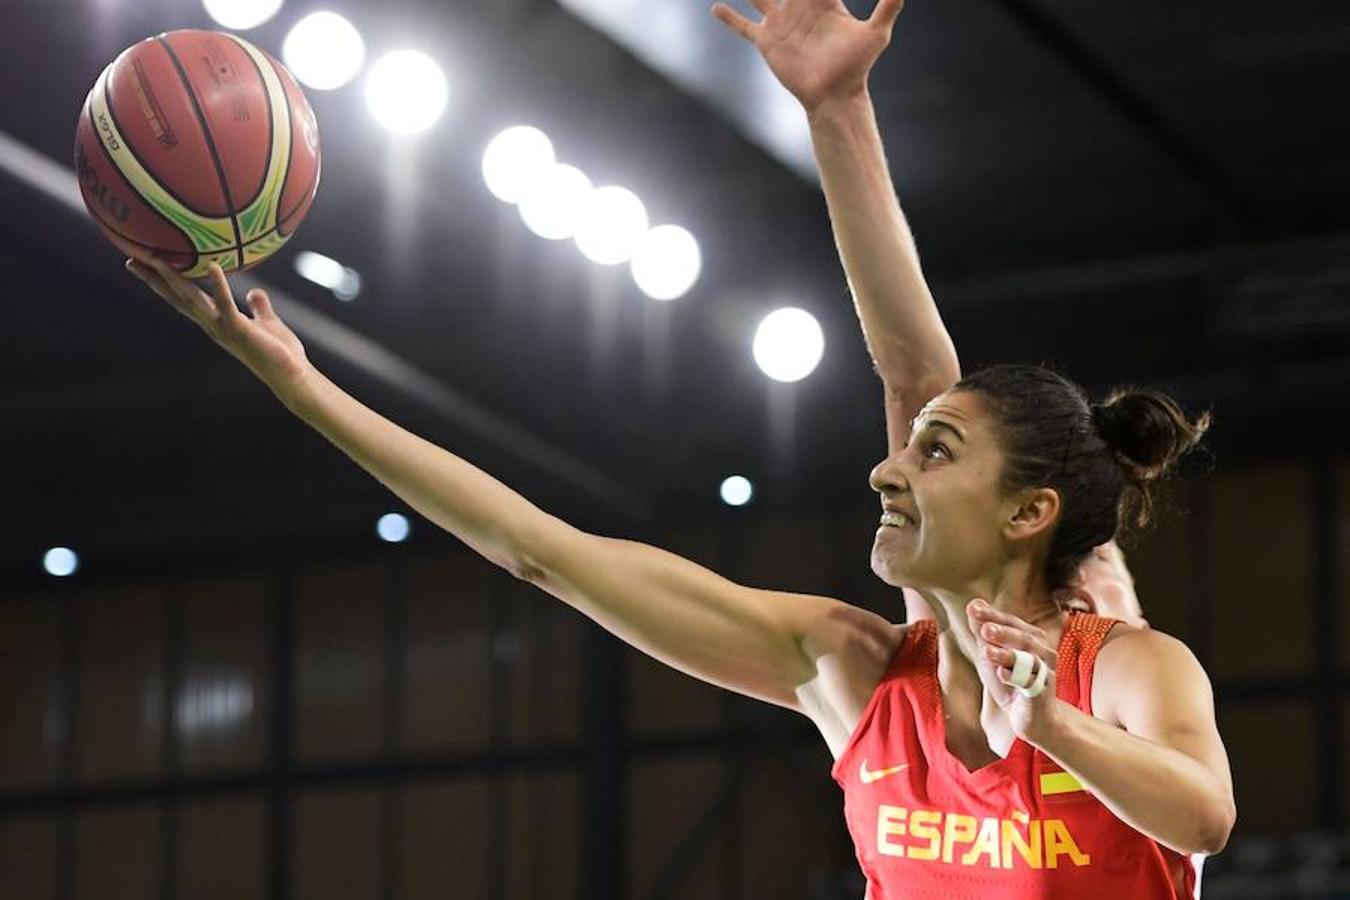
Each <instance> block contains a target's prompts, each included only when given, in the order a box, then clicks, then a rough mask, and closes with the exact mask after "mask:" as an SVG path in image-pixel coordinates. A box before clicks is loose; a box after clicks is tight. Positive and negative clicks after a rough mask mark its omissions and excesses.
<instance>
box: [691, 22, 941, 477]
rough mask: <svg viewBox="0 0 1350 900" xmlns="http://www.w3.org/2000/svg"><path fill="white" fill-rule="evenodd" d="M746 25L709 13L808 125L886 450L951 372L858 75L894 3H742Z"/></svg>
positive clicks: (889, 25)
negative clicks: (874, 383)
mask: <svg viewBox="0 0 1350 900" xmlns="http://www.w3.org/2000/svg"><path fill="white" fill-rule="evenodd" d="M754 5H755V8H756V9H757V10H759V12H760V13H761V14H762V19H761V20H760V21H759V22H752V21H750V20H749V19H746V18H745V17H743V16H741V15H739V14H738V13H736V12H734V11H733V10H731V9H730V8H729V7H727V6H726V5H724V4H718V5H717V6H716V7H714V13H715V14H716V15H717V17H718V18H719V19H721V20H722V21H723V22H725V23H726V24H727V25H728V26H729V27H730V28H732V30H734V31H736V32H737V33H738V34H740V35H741V36H742V37H744V38H745V39H746V40H748V41H750V42H751V43H753V44H754V45H755V47H756V48H757V49H758V50H759V51H760V54H761V55H762V56H763V57H764V60H765V62H766V63H767V64H768V66H769V68H770V69H771V70H772V71H773V73H774V75H775V76H777V78H778V80H779V81H780V82H781V83H782V84H783V86H784V87H785V88H787V89H788V91H790V92H791V93H792V94H793V95H794V96H795V97H796V98H797V99H798V101H799V102H800V103H801V104H802V106H803V108H804V109H805V110H806V113H807V117H808V120H809V121H810V125H811V139H812V144H813V146H814V148H815V154H816V163H817V165H818V167H819V169H820V174H821V180H822V183H823V185H824V188H825V200H826V203H827V205H828V207H829V212H830V221H831V223H832V224H833V226H834V235H835V241H836V242H837V244H838V247H839V255H840V258H841V259H842V261H843V264H844V271H845V272H846V274H847V275H848V280H849V284H850V286H851V288H852V292H853V297H854V303H855V305H856V307H857V311H858V317H859V318H860V319H861V321H862V327H863V335H864V337H865V338H866V340H867V347H868V350H869V351H870V353H871V355H872V360H873V362H874V363H875V364H876V367H877V372H878V373H879V374H880V376H881V379H882V383H883V385H884V386H885V402H886V431H887V442H888V446H889V449H890V452H892V453H895V452H897V451H899V450H900V449H901V448H903V447H904V446H905V444H906V443H907V442H908V440H909V431H910V422H911V421H912V420H913V418H914V416H915V415H917V414H918V412H919V410H920V409H922V407H923V405H924V404H925V403H927V402H928V401H929V400H930V399H932V398H933V397H934V396H936V395H937V394H940V393H941V392H942V391H944V390H946V389H947V388H949V387H951V386H952V385H953V384H955V383H956V382H957V381H958V380H960V377H961V367H960V363H959V361H958V359H957V355H956V348H955V347H954V346H953V344H952V340H951V337H950V336H949V335H948V333H947V329H946V327H945V326H944V325H943V323H942V317H941V316H940V315H939V314H938V309H937V305H936V303H934V301H933V295H932V294H931V293H930V291H929V289H928V284H927V282H926V281H925V280H924V276H923V270H922V267H921V266H920V263H919V254H918V250H917V248H916V246H915V243H914V237H913V235H912V233H911V232H910V228H909V224H908V222H907V221H906V219H905V216H904V213H903V212H902V211H901V209H900V202H899V200H898V198H897V196H896V191H895V187H894V185H893V184H892V182H891V176H890V171H889V169H888V167H887V164H886V156H885V152H884V150H883V148H882V143H881V135H880V132H879V130H878V128H877V120H876V114H875V111H874V109H873V106H872V101H871V96H870V94H869V93H868V86H867V81H868V77H869V75H870V73H871V70H872V66H873V65H874V64H875V62H876V60H877V58H878V57H879V56H880V55H881V53H882V51H884V50H885V49H886V47H887V46H888V45H889V43H890V40H891V33H892V30H893V28H894V25H895V21H896V19H897V17H898V16H899V14H900V10H901V9H902V8H903V6H904V0H880V2H879V3H877V6H876V8H875V10H874V11H873V13H872V15H871V16H870V17H869V18H867V19H861V20H860V19H858V18H856V17H854V16H853V15H852V14H851V13H850V12H849V11H848V10H847V9H846V8H845V7H844V5H843V3H842V2H840V0H783V2H778V0H754Z"/></svg>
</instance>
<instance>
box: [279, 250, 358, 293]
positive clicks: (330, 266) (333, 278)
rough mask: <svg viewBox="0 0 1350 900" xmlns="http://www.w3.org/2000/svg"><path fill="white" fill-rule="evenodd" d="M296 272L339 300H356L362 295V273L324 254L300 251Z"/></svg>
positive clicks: (296, 260) (296, 256)
mask: <svg viewBox="0 0 1350 900" xmlns="http://www.w3.org/2000/svg"><path fill="white" fill-rule="evenodd" d="M295 271H296V272H297V273H299V275H300V277H301V278H303V279H305V280H306V281H312V282H314V283H315V284H317V285H320V286H321V287H326V288H328V289H329V290H330V291H332V292H333V295H334V296H335V297H337V298H338V299H339V300H342V301H351V300H355V299H356V298H357V297H358V296H359V295H360V293H361V273H360V272H358V271H356V270H355V269H351V268H348V267H347V266H344V265H343V264H342V263H340V262H338V261H337V260H336V259H332V258H330V257H327V256H324V255H323V254H322V253H314V252H312V251H309V250H302V251H300V252H299V253H297V254H296V255H295Z"/></svg>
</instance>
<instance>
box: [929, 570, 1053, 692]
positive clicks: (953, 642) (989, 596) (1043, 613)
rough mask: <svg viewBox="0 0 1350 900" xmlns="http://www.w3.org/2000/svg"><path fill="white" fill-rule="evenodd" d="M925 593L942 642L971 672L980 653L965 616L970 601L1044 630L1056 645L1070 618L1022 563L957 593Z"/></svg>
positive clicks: (1038, 578)
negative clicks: (1067, 619)
mask: <svg viewBox="0 0 1350 900" xmlns="http://www.w3.org/2000/svg"><path fill="white" fill-rule="evenodd" d="M926 593H927V597H928V599H929V605H930V606H931V607H932V609H933V618H934V620H935V621H936V622H937V626H938V635H939V637H940V639H941V640H942V642H943V643H944V644H946V645H947V646H948V648H949V649H950V650H954V651H956V652H957V653H958V654H959V655H960V656H961V657H962V658H963V660H964V661H965V662H966V663H968V664H969V665H970V667H971V668H974V666H975V660H976V658H977V655H978V653H979V649H978V645H977V643H976V640H975V635H974V633H973V632H972V631H971V629H970V619H969V617H968V616H967V615H966V606H967V604H969V603H970V601H971V600H974V599H976V598H979V599H981V600H984V601H985V602H986V603H988V604H989V605H990V606H992V607H993V608H994V609H997V610H999V611H1000V612H1005V613H1009V614H1011V615H1014V616H1017V617H1018V618H1020V619H1022V620H1023V621H1025V622H1026V623H1027V624H1029V625H1035V626H1037V627H1038V628H1042V629H1044V630H1045V631H1046V632H1047V634H1048V635H1049V637H1050V639H1051V641H1052V642H1053V643H1058V640H1059V634H1060V630H1061V629H1062V627H1063V624H1064V619H1065V617H1066V615H1067V614H1066V613H1065V612H1064V611H1063V610H1062V609H1061V608H1060V607H1059V604H1057V603H1056V602H1055V601H1054V599H1053V598H1052V597H1051V595H1050V592H1049V591H1048V590H1046V589H1045V583H1044V580H1043V579H1042V578H1040V577H1039V576H1038V575H1037V574H1035V573H1033V571H1032V570H1031V568H1030V567H1029V566H1028V565H1027V564H1026V563H1025V562H1023V561H1020V560H1019V561H1015V562H1012V563H1010V564H1008V565H1005V566H1003V567H1001V568H1000V569H999V570H998V571H994V572H990V573H987V574H985V575H983V576H981V577H979V578H976V579H974V580H972V581H971V582H970V583H969V584H966V585H964V586H962V587H961V588H959V589H957V590H945V589H934V590H932V591H930V592H926Z"/></svg>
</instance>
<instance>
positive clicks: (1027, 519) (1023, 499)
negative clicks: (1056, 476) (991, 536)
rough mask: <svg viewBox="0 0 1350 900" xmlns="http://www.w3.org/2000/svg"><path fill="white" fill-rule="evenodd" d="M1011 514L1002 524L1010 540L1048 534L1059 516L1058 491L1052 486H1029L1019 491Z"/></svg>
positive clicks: (1005, 534) (1005, 535)
mask: <svg viewBox="0 0 1350 900" xmlns="http://www.w3.org/2000/svg"><path fill="white" fill-rule="evenodd" d="M1014 502H1015V503H1016V506H1014V507H1013V509H1012V512H1011V515H1009V516H1008V519H1007V522H1006V523H1005V524H1004V526H1003V534H1004V537H1006V538H1007V539H1008V540H1010V541H1024V540H1028V539H1029V538H1033V537H1036V536H1037V535H1042V534H1043V535H1049V533H1050V529H1051V528H1052V527H1053V526H1054V524H1055V521H1056V520H1057V519H1058V518H1059V492H1058V491H1056V490H1055V489H1054V488H1030V489H1028V490H1025V491H1022V492H1020V493H1019V494H1018V495H1017V497H1016V499H1015V501H1014Z"/></svg>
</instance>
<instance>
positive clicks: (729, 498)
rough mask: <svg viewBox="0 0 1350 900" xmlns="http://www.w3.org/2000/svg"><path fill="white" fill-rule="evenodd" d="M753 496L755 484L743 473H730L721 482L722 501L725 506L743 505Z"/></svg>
mask: <svg viewBox="0 0 1350 900" xmlns="http://www.w3.org/2000/svg"><path fill="white" fill-rule="evenodd" d="M753 496H755V486H754V485H753V484H751V483H750V479H749V478H746V477H745V476H744V475H732V476H731V477H730V478H728V479H726V480H725V481H723V482H722V502H723V503H725V504H726V505H727V506H744V505H745V504H747V503H749V502H750V498H751V497H753Z"/></svg>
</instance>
